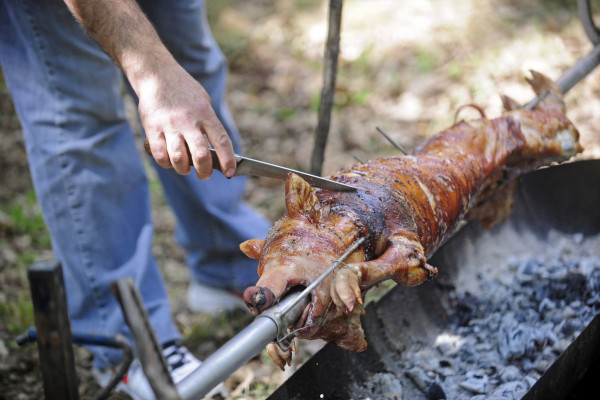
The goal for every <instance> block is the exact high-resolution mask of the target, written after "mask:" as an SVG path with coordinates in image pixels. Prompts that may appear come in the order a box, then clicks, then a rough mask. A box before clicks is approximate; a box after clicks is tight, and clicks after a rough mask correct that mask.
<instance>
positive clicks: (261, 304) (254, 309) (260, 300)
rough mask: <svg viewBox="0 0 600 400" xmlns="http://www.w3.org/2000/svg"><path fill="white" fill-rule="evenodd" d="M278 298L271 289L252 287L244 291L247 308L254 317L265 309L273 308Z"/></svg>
mask: <svg viewBox="0 0 600 400" xmlns="http://www.w3.org/2000/svg"><path fill="white" fill-rule="evenodd" d="M276 300H277V298H276V297H275V295H274V294H273V292H272V291H271V289H269V288H267V287H262V286H250V287H249V288H247V289H246V290H244V302H245V303H246V307H248V309H249V310H250V312H251V313H252V314H254V315H258V314H260V313H261V312H263V311H264V310H265V309H267V308H269V307H271V306H272V305H273V304H274V303H275V302H276Z"/></svg>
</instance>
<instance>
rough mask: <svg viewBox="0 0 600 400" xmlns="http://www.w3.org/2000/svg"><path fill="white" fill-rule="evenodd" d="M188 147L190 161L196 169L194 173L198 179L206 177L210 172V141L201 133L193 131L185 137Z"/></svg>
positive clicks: (211, 168)
mask: <svg viewBox="0 0 600 400" xmlns="http://www.w3.org/2000/svg"><path fill="white" fill-rule="evenodd" d="M186 141H187V144H188V147H189V149H190V156H191V162H192V163H193V165H194V169H195V170H196V175H198V178H200V179H203V180H204V179H208V178H209V177H210V175H211V174H212V170H213V167H212V157H211V155H210V151H209V150H208V147H209V145H210V143H209V142H208V139H207V138H206V136H204V135H203V134H198V133H197V132H194V133H193V134H192V135H190V137H189V138H186Z"/></svg>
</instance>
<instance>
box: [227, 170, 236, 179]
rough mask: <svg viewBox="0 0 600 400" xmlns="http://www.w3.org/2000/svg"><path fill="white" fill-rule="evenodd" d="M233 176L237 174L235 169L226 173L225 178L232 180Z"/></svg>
mask: <svg viewBox="0 0 600 400" xmlns="http://www.w3.org/2000/svg"><path fill="white" fill-rule="evenodd" d="M233 174H235V169H233V168H230V169H228V170H227V172H226V173H225V176H226V177H228V178H231V177H232V176H233Z"/></svg>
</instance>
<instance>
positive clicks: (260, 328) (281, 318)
mask: <svg viewBox="0 0 600 400" xmlns="http://www.w3.org/2000/svg"><path fill="white" fill-rule="evenodd" d="M298 298H300V293H299V292H293V293H290V294H289V295H287V296H286V297H285V298H284V299H282V300H281V301H280V302H279V303H278V304H277V305H275V306H274V307H271V308H269V309H267V310H265V311H264V312H263V313H262V314H261V315H259V316H258V317H256V319H255V320H254V321H253V322H252V323H251V324H250V325H248V326H247V327H246V328H244V329H243V330H242V331H241V332H240V333H238V334H237V335H236V336H234V337H233V338H232V339H230V340H229V341H228V342H227V343H225V345H223V346H222V347H221V348H219V349H218V350H217V351H215V352H214V353H213V354H212V355H211V356H210V357H208V358H207V359H205V360H204V361H203V362H202V364H201V365H200V366H199V367H198V368H197V369H196V370H195V371H194V372H192V373H191V374H190V375H188V376H187V377H186V378H184V379H183V380H182V381H181V382H179V383H178V384H177V391H178V392H179V395H180V396H181V397H182V398H183V399H185V400H192V399H201V398H202V397H203V396H204V395H206V394H207V393H208V392H209V391H211V390H212V389H213V388H214V387H215V386H217V385H218V384H219V383H220V382H223V380H224V379H225V378H226V377H228V376H230V375H231V374H232V373H233V372H235V370H237V369H238V368H239V367H240V366H241V365H243V364H245V363H246V362H247V361H248V360H250V359H251V358H252V357H254V356H255V355H256V354H258V353H259V352H260V351H262V349H264V348H265V346H266V345H267V344H269V343H270V342H272V341H273V340H274V339H275V338H276V337H278V336H279V335H280V334H281V333H283V332H285V330H287V328H288V327H289V326H291V325H292V324H293V323H294V322H295V321H296V320H297V319H298V318H299V317H300V314H301V313H302V310H303V309H304V307H305V306H306V305H307V304H308V297H304V298H303V299H302V301H298V302H296V300H297V299H298ZM293 302H295V305H294V307H292V308H291V309H289V310H287V311H286V313H285V314H283V313H282V311H284V310H286V309H287V308H288V306H289V305H290V304H292V303H293Z"/></svg>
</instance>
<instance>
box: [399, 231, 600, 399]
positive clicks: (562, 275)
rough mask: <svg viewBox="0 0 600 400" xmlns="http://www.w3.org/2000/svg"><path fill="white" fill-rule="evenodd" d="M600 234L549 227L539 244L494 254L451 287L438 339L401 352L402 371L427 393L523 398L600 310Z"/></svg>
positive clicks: (434, 395)
mask: <svg viewBox="0 0 600 400" xmlns="http://www.w3.org/2000/svg"><path fill="white" fill-rule="evenodd" d="M599 240H600V239H599V238H598V237H594V238H583V236H582V235H578V234H576V235H563V234H559V233H556V232H553V233H551V234H550V235H549V237H548V243H549V248H547V249H546V250H545V251H543V252H540V251H535V255H531V254H529V255H527V254H523V253H522V252H521V254H519V255H518V256H512V257H508V258H507V259H505V260H496V262H497V263H499V264H501V265H497V268H495V269H493V270H494V271H496V273H495V274H490V272H489V271H491V270H489V269H488V271H487V272H486V273H480V274H479V275H478V276H477V283H478V285H477V288H476V289H475V290H465V291H462V292H460V291H457V292H455V293H454V296H453V299H452V301H451V303H452V304H451V309H452V310H454V311H453V314H452V316H451V318H452V319H451V323H450V324H449V325H448V327H447V329H446V330H445V331H444V332H443V333H442V334H440V335H438V336H437V339H436V341H435V343H434V344H433V345H432V346H422V347H420V348H418V349H413V350H412V351H411V350H410V349H409V350H407V351H406V352H404V353H403V354H402V359H403V364H404V366H405V369H404V371H405V373H404V375H405V377H403V379H408V380H410V381H411V383H412V384H414V385H415V386H417V387H418V388H419V389H420V390H421V392H422V393H423V397H424V398H427V399H458V400H463V399H464V400H467V399H468V400H480V399H492V400H495V399H497V400H500V399H520V398H521V397H522V396H523V395H524V394H525V393H526V392H527V390H528V389H529V388H530V387H531V386H532V385H533V384H534V383H535V382H536V381H537V380H538V379H539V378H540V376H541V375H542V374H543V373H544V372H545V371H546V370H547V369H548V367H549V366H550V365H551V364H552V363H553V362H554V360H555V359H556V358H557V357H558V356H559V355H560V354H561V353H562V352H563V351H564V350H565V349H566V348H567V346H568V345H569V344H570V343H571V342H572V341H573V340H574V339H575V338H576V337H577V336H578V334H579V333H580V332H581V331H582V330H583V328H584V327H585V326H586V325H587V324H588V323H589V322H590V321H591V319H592V318H593V317H594V315H596V314H597V313H599V312H600V253H599V252H600V246H599ZM432 388H433V389H432Z"/></svg>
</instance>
